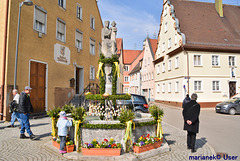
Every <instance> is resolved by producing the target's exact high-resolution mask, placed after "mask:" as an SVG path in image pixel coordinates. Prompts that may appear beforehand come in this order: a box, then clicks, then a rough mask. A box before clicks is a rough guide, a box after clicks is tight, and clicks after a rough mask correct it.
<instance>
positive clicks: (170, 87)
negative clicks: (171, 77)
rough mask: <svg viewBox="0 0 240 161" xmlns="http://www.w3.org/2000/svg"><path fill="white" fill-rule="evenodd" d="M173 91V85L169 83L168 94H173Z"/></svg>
mask: <svg viewBox="0 0 240 161" xmlns="http://www.w3.org/2000/svg"><path fill="white" fill-rule="evenodd" d="M171 91H172V83H170V82H169V83H168V93H171Z"/></svg>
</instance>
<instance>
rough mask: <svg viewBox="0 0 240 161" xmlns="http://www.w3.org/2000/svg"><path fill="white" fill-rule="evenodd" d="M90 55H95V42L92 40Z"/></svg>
mask: <svg viewBox="0 0 240 161" xmlns="http://www.w3.org/2000/svg"><path fill="white" fill-rule="evenodd" d="M90 54H92V55H95V40H94V39H92V38H90Z"/></svg>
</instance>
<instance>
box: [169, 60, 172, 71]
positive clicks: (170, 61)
mask: <svg viewBox="0 0 240 161" xmlns="http://www.w3.org/2000/svg"><path fill="white" fill-rule="evenodd" d="M171 67H172V60H168V71H171V69H172V68H171Z"/></svg>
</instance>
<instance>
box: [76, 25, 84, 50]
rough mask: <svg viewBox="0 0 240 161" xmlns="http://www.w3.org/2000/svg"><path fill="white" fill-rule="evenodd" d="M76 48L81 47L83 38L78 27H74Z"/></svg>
mask: <svg viewBox="0 0 240 161" xmlns="http://www.w3.org/2000/svg"><path fill="white" fill-rule="evenodd" d="M75 36H76V42H75V43H76V48H78V49H82V39H83V34H82V32H81V31H79V30H78V29H76V33H75Z"/></svg>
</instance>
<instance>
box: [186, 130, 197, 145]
mask: <svg viewBox="0 0 240 161" xmlns="http://www.w3.org/2000/svg"><path fill="white" fill-rule="evenodd" d="M195 142H196V133H195V132H191V131H187V146H189V147H190V148H191V149H194V147H195Z"/></svg>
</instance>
